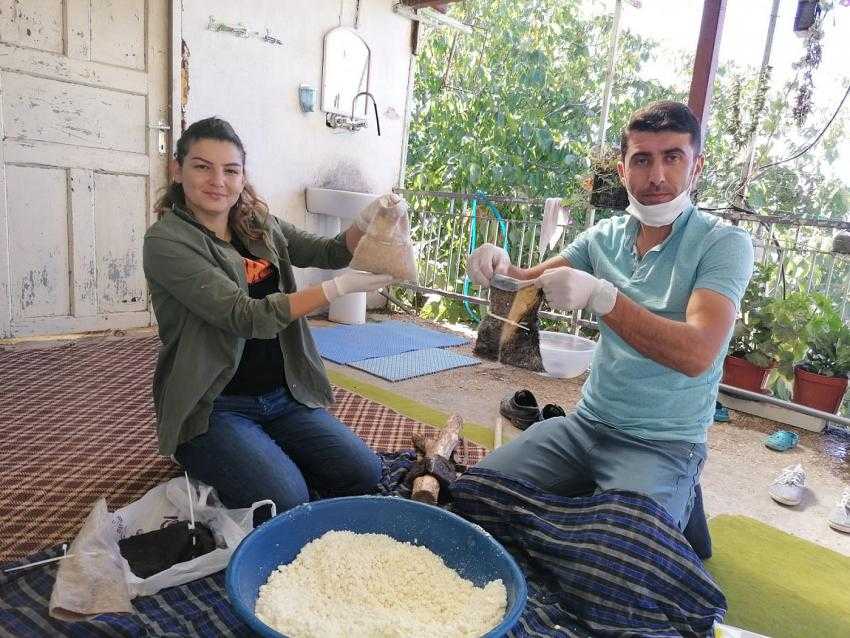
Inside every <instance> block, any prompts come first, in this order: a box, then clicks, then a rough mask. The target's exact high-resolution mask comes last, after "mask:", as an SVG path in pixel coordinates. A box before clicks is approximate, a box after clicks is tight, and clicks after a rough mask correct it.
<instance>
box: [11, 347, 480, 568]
mask: <svg viewBox="0 0 850 638" xmlns="http://www.w3.org/2000/svg"><path fill="white" fill-rule="evenodd" d="M158 347H159V340H158V338H157V337H156V336H149V337H125V338H122V339H114V340H112V339H110V340H98V341H84V342H75V343H74V342H72V343H70V344H67V345H62V346H59V347H51V348H44V349H35V350H13V351H5V352H3V351H0V441H2V442H3V443H2V445H0V485H2V490H0V562H5V561H7V560H10V559H14V558H19V557H22V556H26V555H29V554H31V553H33V552H35V551H37V550H40V549H42V548H44V547H48V546H51V545H54V544H56V543H59V542H62V541H70V540H71V539H72V538H73V537H74V535H75V534H76V532H77V530H78V529H79V527H80V525H81V524H82V522H83V520H84V519H85V517H86V515H87V514H88V513H89V511H90V510H91V507H92V504H93V503H94V501H95V500H97V499H98V498H100V497H101V496H104V497H106V501H107V504H108V506H109V508H110V509H111V510H114V509H117V508H119V507H123V506H124V505H126V504H127V503H130V502H132V501H134V500H136V499H138V498H140V497H141V496H142V495H143V494H144V493H145V492H147V491H148V490H149V489H150V488H151V487H153V486H154V485H157V484H158V483H161V482H163V481H165V480H167V479H169V478H171V477H172V476H176V475H177V474H179V470H178V468H177V466H176V465H174V464H173V463H172V462H171V461H170V460H169V459H167V458H164V457H162V456H160V455H159V454H158V453H157V451H156V449H157V447H156V428H155V419H154V413H153V404H152V400H151V378H152V375H153V368H154V365H155V362H156V354H157V349H158ZM334 398H335V399H336V402H335V403H334V405H333V406H332V407H331V412H332V413H334V414H335V415H336V416H337V417H338V418H339V419H340V420H341V421H342V422H343V423H345V424H346V425H348V426H349V427H351V428H352V429H353V430H354V432H355V433H357V434H358V435H359V436H360V437H361V438H363V440H364V441H365V442H366V443H367V444H368V445H369V446H370V447H371V448H372V449H374V450H375V451H377V452H392V451H396V450H400V449H405V448H409V447H410V446H411V443H410V437H411V435H412V434H413V433H414V432H428V431H432V430H434V429H435V428H432V427H431V426H428V425H423V424H421V423H417V422H415V421H413V420H411V419H408V418H407V417H404V416H402V415H400V414H397V413H396V412H393V411H392V410H390V409H389V408H386V407H384V406H381V405H379V404H377V403H374V402H372V401H369V400H368V399H365V398H363V397H361V396H358V395H356V394H353V393H351V392H348V391H347V390H344V389H342V388H335V389H334ZM484 452H485V451H484V448H482V447H480V446H478V445H476V444H474V443H468V442H465V441H462V442H461V445H460V447H459V449H458V452H457V458H458V460H459V461H460V462H461V463H464V464H467V465H471V464H474V463H475V462H477V461H478V460H480V459H481V458H482V457H483V456H484Z"/></svg>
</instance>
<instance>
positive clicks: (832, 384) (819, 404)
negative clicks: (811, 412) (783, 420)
mask: <svg viewBox="0 0 850 638" xmlns="http://www.w3.org/2000/svg"><path fill="white" fill-rule="evenodd" d="M845 392H847V377H825V376H823V375H822V374H815V373H814V372H809V371H808V370H805V369H803V367H802V366H794V402H795V403H800V404H802V405H807V406H809V407H810V408H815V409H816V410H823V411H824V412H830V413H832V414H835V413H836V412H838V408H839V407H841V401H842V400H843V399H844V393H845Z"/></svg>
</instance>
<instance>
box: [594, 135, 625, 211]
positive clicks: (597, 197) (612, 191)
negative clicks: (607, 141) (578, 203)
mask: <svg viewBox="0 0 850 638" xmlns="http://www.w3.org/2000/svg"><path fill="white" fill-rule="evenodd" d="M619 160H620V151H619V149H617V148H613V147H610V146H609V147H605V148H603V149H601V150H597V151H596V152H594V154H593V155H592V156H591V158H590V168H591V171H592V172H593V177H592V182H591V184H590V204H591V206H596V207H597V208H610V209H613V210H625V208H626V207H627V206H628V205H629V197H628V195H627V193H626V187H625V186H623V183H622V182H621V181H620V175H619V174H618V173H617V162H618V161H619Z"/></svg>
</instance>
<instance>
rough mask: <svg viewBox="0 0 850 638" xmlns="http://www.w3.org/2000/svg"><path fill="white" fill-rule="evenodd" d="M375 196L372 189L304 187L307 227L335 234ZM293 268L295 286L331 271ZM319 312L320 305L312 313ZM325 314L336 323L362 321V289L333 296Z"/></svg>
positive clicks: (316, 281) (312, 282)
mask: <svg viewBox="0 0 850 638" xmlns="http://www.w3.org/2000/svg"><path fill="white" fill-rule="evenodd" d="M377 198H378V195H376V194H373V193H357V192H354V191H343V190H337V189H334V188H307V189H305V191H304V200H305V204H306V208H307V218H306V220H305V221H306V223H307V230H309V231H310V232H313V233H316V234H318V235H322V236H324V237H335V236H336V235H338V234H339V233H340V231H342V230H345V229H346V228H347V227H348V226H350V225H351V224H352V223H353V222H352V221H351V220H353V219H354V218H355V217H356V216H357V213H359V212H360V211H361V210H363V209H364V208H366V206H368V205H369V204H371V203H372V202H373V201H375V199H377ZM293 271H294V272H295V279H296V282H297V283H298V288H299V289H303V288H305V287H309V286H314V285H317V284H319V283H321V282H322V281H324V280H326V279H330V278H331V277H333V276H334V274H335V272H334V271H331V270H321V269H319V268H294V269H293ZM340 272H341V271H340ZM319 312H321V309H320V310H317V311H316V312H315V313H314V314H317V313H319ZM328 318H329V319H330V320H331V321H336V322H338V323H355V324H356V323H363V322H364V321H365V320H366V293H365V292H356V293H350V294H347V295H343V296H342V297H340V298H339V299H335V300H334V301H333V302H331V305H330V308H329V309H328Z"/></svg>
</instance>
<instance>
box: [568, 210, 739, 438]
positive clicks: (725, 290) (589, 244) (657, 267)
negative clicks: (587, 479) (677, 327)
mask: <svg viewBox="0 0 850 638" xmlns="http://www.w3.org/2000/svg"><path fill="white" fill-rule="evenodd" d="M639 229H640V224H639V223H638V221H637V220H636V219H635V218H634V217H632V216H631V215H622V216H619V217H613V218H611V219H606V220H603V221H600V222H599V223H598V224H596V225H595V226H593V228H589V229H588V230H586V231H584V232H583V233H581V234H580V235H579V236H578V237H577V238H576V240H575V241H574V242H572V243H571V244H570V245H569V246H567V247H566V248H565V249H564V251H563V252H562V253H561V255H562V256H563V257H564V258H566V259H567V260H568V261H569V262H570V265H571V266H572V267H573V268H577V269H579V270H583V271H585V272H588V273H591V274H592V275H594V276H595V277H599V278H600V279H607V280H608V281H610V282H611V283H612V284H614V285H615V286H616V287H617V290H618V291H619V292H620V293H622V294H624V295H626V296H627V297H628V298H629V299H631V300H632V301H634V302H636V303H638V304H640V305H641V306H643V307H644V308H646V309H647V310H649V311H651V312H653V313H655V314H657V315H659V316H661V317H664V318H665V319H672V320H674V321H684V320H685V310H686V308H687V305H688V300H689V299H690V296H691V293H692V292H693V291H694V290H695V289H696V288H706V289H708V290H713V291H714V292H717V293H720V294H721V295H724V296H725V297H727V298H729V299H730V300H731V301H732V303H734V304H735V308H736V309H737V308H738V307H739V306H740V302H741V297H742V296H743V294H744V289H745V288H746V287H747V284H748V283H749V280H750V276H751V275H752V271H753V245H752V241H751V239H750V236H749V234H748V233H746V232H745V231H744V230H742V229H740V228H738V227H736V226H730V225H728V224H726V223H724V222H722V221H721V220H720V219H719V218H718V217H715V216H714V215H710V214H708V213H704V212H702V211H700V210H697V208H696V207H694V206H691V207H690V208H688V209H686V210H685V211H684V212H683V213H682V214H681V215H679V217H678V218H677V219H676V221H675V222H673V229H672V231H671V233H670V236H669V237H667V239H666V240H664V242H662V243H661V244H659V245H658V246H655V247H654V248H652V249H651V250H650V251H648V252H647V253H646V254H645V255H644V256H643V257H642V258H641V257H638V254H637V249H636V247H635V240H636V238H637V234H638V230H639ZM599 332H600V336H599V343H598V345H597V347H596V350H595V351H594V354H593V362H592V364H591V369H590V375H589V376H588V378H587V381H586V382H585V384H584V387H583V388H582V398H581V401H580V402H579V404H578V407H577V411H578V413H579V414H580V415H582V416H584V417H586V418H589V419H593V420H595V421H600V422H602V423H605V424H606V425H609V426H611V427H614V428H617V429H619V430H623V431H625V432H627V433H629V434H632V435H634V436H637V437H640V438H644V439H650V440H656V441H688V442H691V443H703V442H705V440H706V431H707V429H708V426H709V425H711V423H712V422H713V415H714V403H715V401H716V398H717V386H718V384H719V383H720V377H721V375H722V372H723V358H724V357H725V355H726V345H727V344H728V340H729V338H731V336H732V332H731V330H730V332H729V336H728V337H727V340H726V343H725V344H724V346H723V347H722V348H720V351H719V352H718V354H717V357H716V358H715V360H714V362H713V363H712V365H711V366H710V367H709V369H708V370H707V371H706V372H704V373H703V374H701V375H700V376H698V377H689V376H687V375H685V374H682V373H681V372H678V371H676V370H673V369H672V368H669V367H667V366H665V365H662V364H660V363H657V362H655V361H653V360H652V359H649V358H647V357H646V356H644V355H642V354H640V353H639V352H638V351H637V350H635V349H634V348H632V347H631V346H630V345H629V344H628V343H626V342H625V341H624V340H623V339H621V338H620V336H619V335H618V334H617V333H615V332H614V331H613V330H611V329H610V328H609V327H608V325H607V324H606V323H605V322H604V320H603V321H600V322H599Z"/></svg>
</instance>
